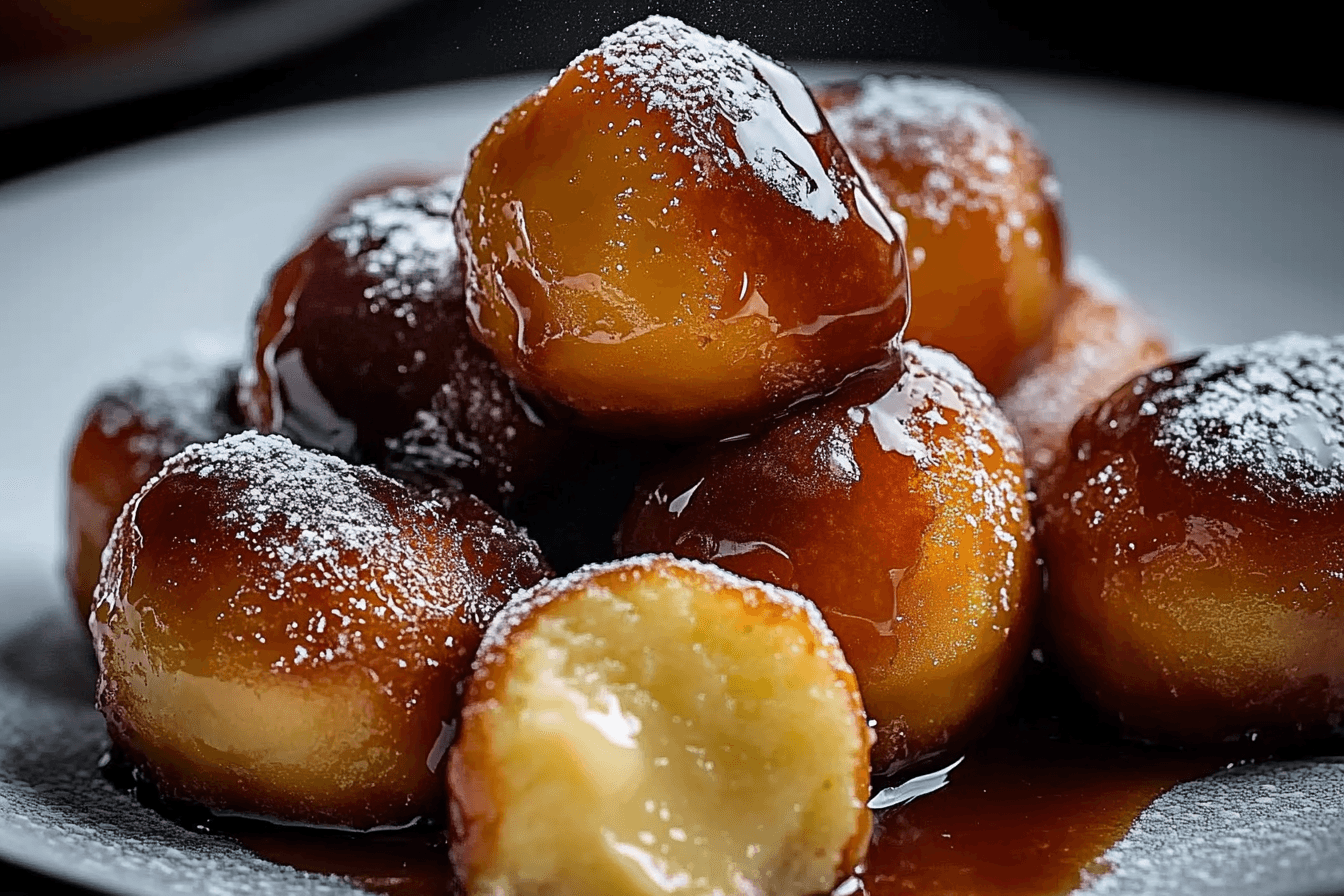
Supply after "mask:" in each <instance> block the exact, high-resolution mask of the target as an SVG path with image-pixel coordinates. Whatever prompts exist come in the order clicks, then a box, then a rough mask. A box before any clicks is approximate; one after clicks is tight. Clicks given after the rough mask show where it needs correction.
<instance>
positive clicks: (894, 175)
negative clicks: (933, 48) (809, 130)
mask: <svg viewBox="0 0 1344 896" xmlns="http://www.w3.org/2000/svg"><path fill="white" fill-rule="evenodd" d="M816 94H817V101H818V103H819V104H820V105H821V107H822V108H823V109H824V110H825V112H826V116H827V118H828V120H829V121H830V123H831V125H832V127H834V128H835V132H836V134H837V135H838V136H839V138H840V142H841V143H843V144H844V145H845V148H846V149H847V150H848V151H849V153H850V154H851V155H852V156H853V157H854V159H855V161H856V162H858V164H859V165H861V166H862V167H863V168H864V169H865V170H866V172H867V174H868V176H869V177H870V178H871V179H872V182H873V183H874V184H875V185H876V188H877V189H878V190H880V191H881V193H882V194H883V195H884V196H885V198H886V200H887V202H889V203H890V204H891V207H892V208H894V209H895V210H896V211H897V212H899V213H900V214H901V215H904V216H905V220H906V222H907V224H908V232H907V233H906V237H905V240H906V251H907V252H908V253H909V256H910V279H911V282H912V285H913V295H914V301H913V303H912V307H911V314H910V323H909V325H908V326H907V327H906V330H905V338H907V339H911V340H914V341H917V342H921V343H923V344H925V345H932V346H936V347H938V348H941V349H945V350H947V351H950V352H952V353H953V354H954V355H956V356H957V357H958V358H960V359H961V360H962V361H963V362H965V363H966V365H967V366H968V367H970V368H971V370H972V372H974V373H975V375H976V378H977V379H979V380H980V382H982V383H983V384H984V385H985V387H986V388H987V389H989V391H990V392H991V393H992V394H994V395H999V394H1001V393H1002V391H1003V390H1004V388H1006V387H1007V385H1008V383H1009V382H1010V381H1011V379H1010V378H1011V375H1012V371H1013V367H1014V364H1015V362H1016V360H1017V358H1018V356H1019V355H1020V354H1021V353H1022V352H1023V351H1025V350H1026V349H1027V348H1028V347H1029V346H1031V345H1033V344H1034V343H1035V342H1036V341H1037V340H1038V339H1040V337H1041V336H1042V334H1043V333H1044V332H1045V330H1046V327H1047V326H1048V325H1049V322H1050V320H1051V319H1052V317H1053V316H1054V314H1055V309H1056V307H1057V305H1058V293H1059V288H1060V284H1061V280H1062V278H1063V275H1064V246H1063V225H1062V213H1061V210H1060V207H1059V203H1058V202H1057V200H1056V194H1057V191H1058V187H1057V185H1056V183H1055V180H1054V177H1053V175H1051V173H1050V163H1049V160H1048V159H1047V158H1046V156H1045V153H1044V152H1043V151H1042V150H1041V148H1040V146H1038V145H1037V143H1036V140H1035V138H1034V137H1033V136H1032V135H1031V133H1030V131H1029V130H1028V129H1027V127H1026V125H1025V124H1023V123H1022V122H1021V120H1020V119H1019V118H1018V117H1017V115H1016V113H1014V112H1013V111H1012V110H1011V109H1009V108H1008V106H1007V104H1006V103H1004V101H1003V99H1002V98H1001V97H998V96H996V95H995V94H993V93H990V92H989V91H987V90H982V89H979V88H975V87H971V86H969V85H967V84H962V83H960V82H958V81H950V80H945V79H941V78H916V77H910V76H903V75H898V76H894V77H890V78H884V77H879V76H877V75H870V76H868V77H866V78H864V79H863V80H861V81H851V82H846V83H840V84H832V85H827V86H825V87H822V88H820V89H818V90H817V92H816Z"/></svg>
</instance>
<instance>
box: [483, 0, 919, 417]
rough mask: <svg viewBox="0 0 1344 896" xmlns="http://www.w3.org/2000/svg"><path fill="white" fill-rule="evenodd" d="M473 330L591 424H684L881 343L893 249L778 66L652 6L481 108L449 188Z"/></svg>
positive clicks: (791, 391)
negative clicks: (492, 112)
mask: <svg viewBox="0 0 1344 896" xmlns="http://www.w3.org/2000/svg"><path fill="white" fill-rule="evenodd" d="M457 221H458V237H459V240H460V241H461V247H462V254H463V258H464V261H465V265H466V289H467V304H468V308H469V310H470V313H471V319H472V326H473V329H474V330H475V332H476V334H477V336H478V337H479V338H480V339H481V341H482V342H484V343H485V344H486V345H487V346H489V347H490V349H491V351H492V352H493V353H494V355H495V357H496V358H497V359H498V360H499V363H500V364H501V365H502V366H503V367H504V369H505V370H506V371H507V372H508V373H509V374H510V375H511V376H513V377H514V378H515V379H516V380H517V381H518V383H519V384H520V385H522V386H523V387H525V388H526V389H528V390H530V391H532V392H534V393H536V394H538V395H541V396H544V397H545V398H547V399H548V400H549V401H550V402H552V403H553V404H555V405H557V406H562V407H565V408H568V409H569V410H570V411H571V412H573V413H575V414H577V415H579V416H581V417H582V418H583V419H584V420H585V421H586V422H587V423H588V424H589V425H591V426H593V427H596V428H599V429H605V430H610V431H621V432H627V433H636V434H640V435H646V436H647V435H663V436H672V437H683V436H687V435H690V434H693V433H696V432H705V431H709V430H717V429H721V428H723V427H725V426H729V425H730V423H736V422H741V421H742V420H746V419H751V418H753V417H756V416H760V415H763V414H769V413H772V412H775V411H778V410H780V409H781V408H783V407H785V406H787V405H788V404H790V403H791V402H793V401H795V400H797V399H799V398H801V397H803V396H805V395H809V394H813V393H818V392H824V391H826V390H828V389H831V388H833V387H835V386H836V385H837V384H838V383H839V382H840V380H841V379H843V378H844V377H845V376H847V375H848V374H850V373H851V372H853V371H854V370H857V369H859V368H861V367H864V366H866V365H869V364H873V363H877V362H879V361H880V360H882V359H883V358H884V357H885V356H886V352H887V344H888V342H889V341H890V340H891V339H892V338H893V337H898V336H899V335H900V332H901V329H902V327H903V326H904V322H905V317H906V293H907V277H906V271H905V256H904V252H903V247H902V243H901V239H900V236H899V234H898V232H897V228H896V227H895V226H893V223H892V221H890V220H888V218H887V216H886V215H885V214H884V213H883V211H881V210H880V209H879V205H878V203H877V201H876V200H875V199H874V197H873V196H872V195H871V194H870V193H869V192H868V189H867V187H866V186H865V185H864V184H863V182H862V180H861V178H860V177H859V176H858V174H857V172H856V170H855V168H854V166H853V165H852V163H851V162H850V160H849V157H848V156H847V155H846V154H845V152H844V150H843V149H842V148H841V146H840V143H839V141H837V140H836V138H835V136H834V134H832V133H831V130H830V128H829V127H828V126H827V124H826V122H825V120H824V119H823V118H822V116H821V113H820V112H819V110H818V109H817V106H816V104H815V103H814V102H813V100H812V97H811V95H810V94H809V93H808V92H807V89H806V88H805V87H804V85H803V83H802V82H801V81H800V80H799V79H798V77H797V75H795V74H794V73H793V72H791V71H789V70H788V69H786V68H784V67H783V66H780V65H779V64H777V63H775V62H772V61H771V60H769V59H767V58H765V57H764V56H761V55H759V54H757V53H755V52H753V51H752V50H750V49H748V48H747V47H744V46H742V45H741V44H739V43H736V42H733V41H727V40H724V39H722V38H714V37H709V36H707V35H705V34H702V33H700V32H698V31H696V30H694V29H692V28H690V27H688V26H686V25H684V24H683V23H681V22H679V21H676V20H675V19H668V18H663V17H656V16H655V17H652V18H649V19H647V20H645V21H643V22H639V23H637V24H635V25H632V26H630V27H628V28H626V29H624V30H622V31H620V32H617V33H616V34H614V35H612V36H610V37H608V38H607V39H605V40H604V41H603V42H602V43H601V45H599V46H598V47H597V48H596V49H595V50H593V51H591V52H588V53H585V54H583V55H582V56H580V57H579V58H577V59H576V60H574V62H573V63H571V64H570V65H569V66H568V67H567V68H565V69H564V70H563V71H562V72H561V73H560V74H559V75H558V76H557V77H556V78H555V80H554V81H553V82H552V83H551V84H550V85H549V86H548V87H546V88H545V89H543V90H542V91H540V92H538V93H537V94H534V95H533V96H531V97H529V98H527V99H526V100H524V101H523V102H522V103H521V104H519V105H518V106H517V107H516V108H514V109H513V110H512V111H510V112H509V113H508V114H507V115H505V116H504V117H503V118H501V119H500V120H499V121H498V122H496V123H495V125H494V126H493V127H492V128H491V129H490V131H489V132H488V133H487V134H486V135H485V137H484V138H483V139H482V140H481V142H480V144H479V145H478V146H477V147H476V149H475V150H474V151H473V153H472V158H471V164H470V167H469V170H468V171H467V174H466V179H465V182H464V184H463V187H462V201H461V203H460V204H459V206H458V217H457Z"/></svg>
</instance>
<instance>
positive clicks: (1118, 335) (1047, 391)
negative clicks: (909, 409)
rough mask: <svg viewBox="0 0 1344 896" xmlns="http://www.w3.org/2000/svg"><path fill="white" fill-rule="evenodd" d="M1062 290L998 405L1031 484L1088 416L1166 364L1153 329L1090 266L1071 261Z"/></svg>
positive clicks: (1167, 353)
mask: <svg viewBox="0 0 1344 896" xmlns="http://www.w3.org/2000/svg"><path fill="white" fill-rule="evenodd" d="M1065 290H1066V297H1065V299H1064V304H1063V307H1061V308H1060V309H1059V313H1058V314H1057V315H1055V318H1054V320H1052V321H1051V322H1050V327H1049V329H1048V330H1047V331H1046V334H1045V336H1044V337H1043V338H1042V339H1041V341H1040V342H1038V343H1037V344H1036V345H1035V346H1034V347H1032V349H1031V350H1030V351H1028V352H1027V354H1026V355H1025V356H1024V357H1023V358H1022V359H1021V362H1020V364H1019V368H1020V370H1021V373H1020V374H1019V375H1018V377H1017V379H1016V380H1014V381H1013V384H1012V385H1011V386H1009V387H1008V389H1007V391H1005V392H1004V394H1003V397H1002V398H1000V399H999V407H1001V408H1003V412H1004V414H1006V415H1007V416H1008V419H1009V420H1011V421H1012V422H1013V425H1014V426H1015V427H1017V432H1018V434H1019V435H1020V436H1021V437H1022V453H1023V456H1024V457H1025V458H1026V462H1027V470H1028V472H1030V473H1031V475H1032V476H1033V477H1034V478H1039V477H1040V476H1041V475H1042V474H1043V473H1044V472H1045V471H1046V470H1048V469H1050V467H1051V466H1053V465H1054V462H1055V458H1056V457H1057V456H1058V455H1059V452H1060V451H1062V450H1063V449H1064V444H1065V442H1066V441H1067V440H1068V438H1069V430H1070V429H1072V428H1073V424H1074V423H1075V422H1076V421H1077V420H1078V418H1079V417H1081V416H1082V415H1083V413H1084V412H1085V411H1087V410H1089V409H1090V408H1091V407H1092V405H1094V404H1096V403H1098V402H1100V401H1102V400H1103V399H1105V398H1108V397H1109V396H1110V394H1111V393H1112V392H1114V391H1115V389H1116V388H1117V387H1119V386H1120V385H1121V384H1122V383H1125V382H1128V381H1129V380H1130V379H1132V378H1133V377H1135V376H1138V375H1139V374H1140V373H1143V372H1145V371H1148V370H1151V369H1152V368H1154V367H1156V366H1157V365H1159V364H1164V363H1166V362H1167V361H1168V360H1169V359H1170V350H1169V348H1168V346H1167V341H1166V338H1165V336H1164V335H1163V333H1162V331H1161V329H1160V328H1159V327H1158V325H1157V324H1156V322H1154V321H1153V320H1152V318H1150V317H1149V316H1148V314H1147V312H1145V311H1144V310H1143V309H1142V308H1140V307H1138V306H1137V305H1135V304H1134V303H1133V302H1132V301H1131V300H1130V299H1129V298H1128V297H1127V296H1126V295H1125V293H1124V291H1123V290H1122V289H1121V288H1120V287H1119V286H1117V285H1116V284H1115V283H1114V281H1112V280H1111V279H1110V278H1109V277H1107V276H1106V275H1105V274H1104V273H1103V272H1102V271H1101V269H1100V268H1099V267H1097V265H1096V264H1095V263H1093V262H1091V261H1089V260H1087V259H1075V263H1074V264H1073V265H1072V266H1071V267H1070V270H1069V277H1068V281H1067V282H1066V284H1065Z"/></svg>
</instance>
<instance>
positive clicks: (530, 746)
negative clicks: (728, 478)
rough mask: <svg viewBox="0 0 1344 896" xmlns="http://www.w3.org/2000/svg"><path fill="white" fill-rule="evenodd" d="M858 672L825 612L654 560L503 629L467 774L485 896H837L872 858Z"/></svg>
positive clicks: (457, 757) (547, 595) (493, 638)
mask: <svg viewBox="0 0 1344 896" xmlns="http://www.w3.org/2000/svg"><path fill="white" fill-rule="evenodd" d="M870 741H871V735H870V733H869V730H868V727H867V724H866V721H865V719H864V714H863V704H862V703H861V702H860V699H859V694H858V690H857V688H856V686H855V682H854V673H853V672H852V671H850V668H849V666H848V665H847V664H846V663H845V658H844V655H843V654H842V653H841V652H840V648H839V645H838V644H836V642H835V638H834V637H833V636H832V635H831V633H830V631H829V630H828V629H827V628H826V624H825V623H824V622H823V621H822V619H821V616H820V615H819V614H818V613H817V612H816V608H815V607H813V606H812V605H811V604H809V603H807V601H805V600H803V599H801V598H799V597H798V596H797V595H795V594H790V593H788V592H785V591H782V590H780V589H777V588H774V587H772V586H769V585H763V584H761V583H759V582H749V581H746V580H745V579H741V578H738V577H737V576H734V575H731V574H729V573H726V572H724V571H723V570H721V569H717V568H715V567H711V566H705V565H703V564H698V563H691V562H688V561H684V560H676V559H674V558H671V557H665V556H664V557H642V558H638V559H634V560H627V561H624V562H621V563H615V564H610V565H603V566H590V567H586V568H584V569H582V570H579V571H578V572H576V573H575V574H573V575H572V576H570V577H569V578H566V579H560V580H553V581H551V582H547V583H545V584H543V585H541V586H539V587H538V588H536V589H534V590H533V591H531V592H529V593H528V594H526V595H523V596H521V597H520V598H519V599H518V600H516V601H515V602H514V603H512V604H510V606H509V607H508V608H507V610H506V611H505V612H504V613H501V615H500V616H499V617H497V619H496V620H495V622H494V623H492V625H491V627H490V629H489V631H488V632H487V634H486V638H485V642H484V643H483V644H482V646H481V652H480V655H479V656H478V658H477V660H476V664H475V666H474V671H473V674H472V677H471V680H470V683H469V685H468V687H467V693H466V697H465V700H464V702H463V709H462V730H461V734H460V736H459V738H458V740H457V743H456V744H454V746H453V749H452V752H451V754H450V757H449V763H448V784H449V798H450V801H451V807H452V824H453V837H454V843H453V846H452V856H453V864H454V866H455V867H456V868H457V870H458V872H459V874H460V875H461V877H462V880H463V882H464V884H465V889H466V891H467V892H468V893H471V894H477V893H490V894H495V896H505V894H543V893H544V894H548V896H563V894H574V896H589V894H593V893H603V894H609V896H619V894H650V893H686V894H692V893H695V894H715V893H716V894H741V896H747V894H752V896H755V894H760V893H770V894H773V896H790V894H799V896H801V894H813V893H825V892H828V891H830V890H831V889H832V888H833V887H834V886H835V885H836V884H837V883H838V882H840V881H841V880H843V879H845V878H846V877H848V876H849V875H850V874H852V873H853V872H854V870H855V868H856V867H857V866H858V865H859V863H860V862H862V860H863V857H864V853H865V852H866V850H867V847H868V835H869V831H870V829H871V824H872V822H871V818H870V815H869V812H868V810H867V808H866V806H865V803H866V801H867V799H868V746H869V743H870Z"/></svg>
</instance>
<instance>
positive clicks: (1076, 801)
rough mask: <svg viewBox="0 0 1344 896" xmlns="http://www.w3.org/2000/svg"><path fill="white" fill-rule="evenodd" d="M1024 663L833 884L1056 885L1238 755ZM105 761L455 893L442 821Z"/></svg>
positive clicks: (120, 776) (363, 873)
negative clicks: (1020, 675) (1094, 704)
mask: <svg viewBox="0 0 1344 896" xmlns="http://www.w3.org/2000/svg"><path fill="white" fill-rule="evenodd" d="M1032 665H1033V667H1035V668H1033V670H1032V673H1031V675H1030V676H1029V677H1030V678H1031V679H1032V681H1030V682H1029V684H1028V686H1027V687H1026V688H1024V691H1025V692H1026V693H1027V696H1026V697H1024V698H1023V699H1022V700H1021V701H1019V706H1018V709H1017V710H1016V712H1015V713H1014V715H1013V716H1012V717H1011V719H1009V720H1007V721H1005V722H1003V723H1002V724H1000V725H999V726H998V727H997V728H996V729H994V731H993V732H992V733H991V734H990V735H989V736H988V737H986V738H985V739H984V740H983V741H982V742H981V743H980V744H979V745H978V746H976V747H974V748H973V749H972V750H971V751H970V753H969V754H967V756H966V758H965V760H964V761H963V762H962V763H961V764H960V765H959V766H957V767H956V768H955V769H953V771H952V772H951V774H950V776H949V783H948V784H947V785H946V786H945V787H943V788H942V789H940V790H938V791H936V792H934V793H932V794H928V795H925V796H922V797H919V798H917V799H915V800H914V801H913V802H911V803H908V804H907V805H904V806H899V807H895V808H892V809H888V810H884V811H881V812H878V813H877V814H876V816H875V819H874V820H875V825H874V830H873V839H872V843H871V847H870V850H869V853H868V861H867V869H866V871H865V872H864V874H863V876H862V879H861V880H860V881H859V883H860V884H861V888H860V889H859V890H857V891H854V890H852V889H850V890H847V888H845V887H842V888H841V891H848V892H851V893H853V892H859V893H863V894H866V896H898V894H901V896H904V894H914V893H917V894H921V896H1056V894H1062V893H1067V892H1069V891H1071V890H1073V889H1075V888H1076V887H1078V886H1080V885H1081V883H1082V882H1083V881H1084V879H1085V878H1086V877H1087V876H1088V875H1092V874H1099V873H1104V872H1105V871H1106V865H1105V863H1104V862H1103V861H1102V858H1101V857H1102V855H1103V854H1104V853H1105V852H1106V850H1107V849H1108V848H1110V847H1111V846H1112V845H1114V844H1115V843H1116V842H1117V841H1118V840H1119V839H1120V838H1121V837H1123V836H1124V834H1125V832H1126V831H1127V830H1128V829H1129V827H1130V825H1131V824H1132V823H1133V821H1134V819H1135V818H1136V817H1137V816H1138V815H1139V813H1140V812H1142V811H1143V809H1144V808H1145V807H1146V806H1147V805H1148V804H1149V803H1151V802H1152V801H1153V800H1154V799H1156V798H1157V797H1158V796H1159V795H1161V794H1162V793H1164V792H1165V791H1167V790H1169V789H1170V788H1171V787H1173V786H1175V785H1176V784H1179V783H1181V782H1183V781H1189V780H1194V779H1196V778H1199V777H1202V776H1204V775H1205V774H1208V773H1210V772H1212V771H1214V770H1215V769H1218V768H1221V767H1223V766H1225V765H1227V764H1229V760H1233V759H1235V758H1236V757H1234V756H1232V755H1231V754H1226V755H1225V754H1221V753H1219V754H1215V753H1208V752H1204V753H1196V752H1181V751H1174V750H1161V749H1155V748H1148V747H1144V746H1141V745H1137V744H1124V743H1120V742H1118V741H1116V740H1115V739H1114V737H1113V735H1111V734H1110V733H1109V731H1108V730H1107V729H1105V728H1102V727H1099V726H1096V725H1094V724H1093V723H1092V722H1091V721H1090V716H1089V715H1088V714H1087V710H1085V709H1084V708H1082V707H1081V705H1080V704H1079V702H1078V701H1077V699H1076V698H1074V697H1073V696H1072V695H1071V694H1068V693H1067V692H1065V691H1064V689H1063V688H1062V686H1060V685H1058V684H1057V683H1056V682H1055V680H1054V679H1053V678H1052V677H1051V676H1049V675H1048V674H1046V673H1042V672H1041V671H1040V667H1039V666H1037V664H1032ZM1061 706H1063V707H1064V710H1063V714H1062V715H1061V714H1060V711H1059V708H1060V707H1061ZM1042 707H1049V708H1050V709H1051V710H1052V712H1049V713H1047V712H1045V711H1043V710H1042V709H1041V708H1042ZM104 774H105V775H107V777H108V778H109V779H110V780H111V781H112V782H113V783H114V784H117V785H118V786H121V787H124V788H127V789H133V790H134V791H135V793H136V795H137V797H138V798H139V799H140V800H141V802H144V803H146V804H147V805H149V806H151V807H152V808H154V809H156V810H158V811H159V812H161V813H163V814H165V815H167V816H168V817H169V818H171V819H172V820H174V821H176V822H177V823H178V824H181V825H183V826H185V827H188V828H191V829H193V830H204V831H210V832H213V833H216V834H219V835H221V836H227V837H230V838H232V839H234V840H236V841H237V842H239V843H240V844H242V845H243V846H245V847H247V848H248V849H250V850H252V851H253V852H255V853H256V854H257V855H259V856H261V857H262V858H265V859H268V860H270V861H273V862H277V863H279V864H283V865H289V866H291V867H294V868H297V869H300V870H303V871H310V872H313V873H319V874H333V875H337V876H340V877H344V878H346V879H348V880H350V881H351V882H352V883H354V884H355V885H356V886H359V887H361V888H363V889H366V890H368V891H369V892H371V893H378V894H384V896H459V894H460V893H461V890H460V888H459V887H458V885H457V884H456V883H455V881H454V879H453V874H452V872H451V867H450V864H449V861H448V848H447V843H446V840H445V837H444V834H443V832H442V831H440V830H437V829H433V828H428V827H419V828H413V829H409V830H404V831H396V832H378V833H368V834H351V833H343V832H339V831H328V830H315V829H305V828H296V827H280V826H276V825H269V824H266V823H264V822H258V821H254V820H247V819H240V818H221V817H217V816H211V815H209V814H208V813H206V812H204V811H203V810H201V809H199V808H196V807H191V806H186V805H183V804H180V803H170V804H165V803H164V802H162V801H159V800H158V799H157V797H156V795H155V794H154V793H153V791H152V789H146V788H145V787H144V785H143V784H140V786H139V787H136V782H134V781H132V780H131V778H130V777H129V776H128V774H127V772H126V771H125V767H124V766H122V765H119V764H118V763H117V762H115V761H113V762H111V763H108V764H106V765H105V766H104ZM849 886H851V887H852V883H851V884H850V885H849Z"/></svg>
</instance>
